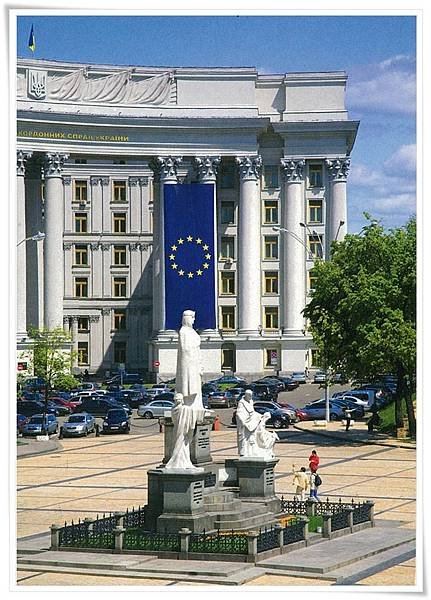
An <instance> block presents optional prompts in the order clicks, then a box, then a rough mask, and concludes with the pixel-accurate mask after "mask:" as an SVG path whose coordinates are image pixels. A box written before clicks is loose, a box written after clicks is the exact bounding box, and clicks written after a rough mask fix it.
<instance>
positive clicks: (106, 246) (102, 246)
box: [100, 243, 111, 252]
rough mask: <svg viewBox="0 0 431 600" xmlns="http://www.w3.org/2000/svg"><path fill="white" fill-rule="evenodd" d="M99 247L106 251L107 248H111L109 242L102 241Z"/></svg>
mask: <svg viewBox="0 0 431 600" xmlns="http://www.w3.org/2000/svg"><path fill="white" fill-rule="evenodd" d="M100 248H101V249H102V252H107V251H108V250H110V249H111V244H109V243H102V244H100Z"/></svg>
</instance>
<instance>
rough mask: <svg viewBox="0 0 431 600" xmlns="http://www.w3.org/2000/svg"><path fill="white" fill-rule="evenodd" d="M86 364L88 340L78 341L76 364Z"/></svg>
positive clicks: (87, 362)
mask: <svg viewBox="0 0 431 600" xmlns="http://www.w3.org/2000/svg"><path fill="white" fill-rule="evenodd" d="M88 364H89V361H88V342H78V365H88Z"/></svg>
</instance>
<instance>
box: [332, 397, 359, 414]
mask: <svg viewBox="0 0 431 600" xmlns="http://www.w3.org/2000/svg"><path fill="white" fill-rule="evenodd" d="M332 402H333V404H337V405H338V406H342V407H345V408H347V409H348V410H351V411H352V413H351V415H352V418H353V419H362V418H363V417H364V414H365V411H364V409H363V407H362V406H358V405H357V404H355V403H354V402H349V400H346V399H345V398H334V399H332Z"/></svg>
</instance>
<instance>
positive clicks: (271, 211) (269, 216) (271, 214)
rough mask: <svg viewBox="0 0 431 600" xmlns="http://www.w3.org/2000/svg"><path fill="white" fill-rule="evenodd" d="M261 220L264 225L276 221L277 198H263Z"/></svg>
mask: <svg viewBox="0 0 431 600" xmlns="http://www.w3.org/2000/svg"><path fill="white" fill-rule="evenodd" d="M263 222H264V224H265V225H271V224H273V223H278V202H277V200H265V201H264V203H263Z"/></svg>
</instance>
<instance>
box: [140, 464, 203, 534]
mask: <svg viewBox="0 0 431 600" xmlns="http://www.w3.org/2000/svg"><path fill="white" fill-rule="evenodd" d="M204 487H205V471H204V469H197V470H196V471H195V472H193V471H190V470H187V469H164V468H160V469H152V470H150V471H148V504H147V509H146V511H147V512H146V525H147V526H148V527H149V528H150V529H151V530H152V531H160V532H172V533H176V532H178V531H179V530H180V529H181V528H182V527H188V528H189V529H190V530H191V531H198V532H199V531H203V530H204V529H209V528H210V527H211V525H212V521H211V520H210V519H208V517H207V514H206V511H205V509H204Z"/></svg>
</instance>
